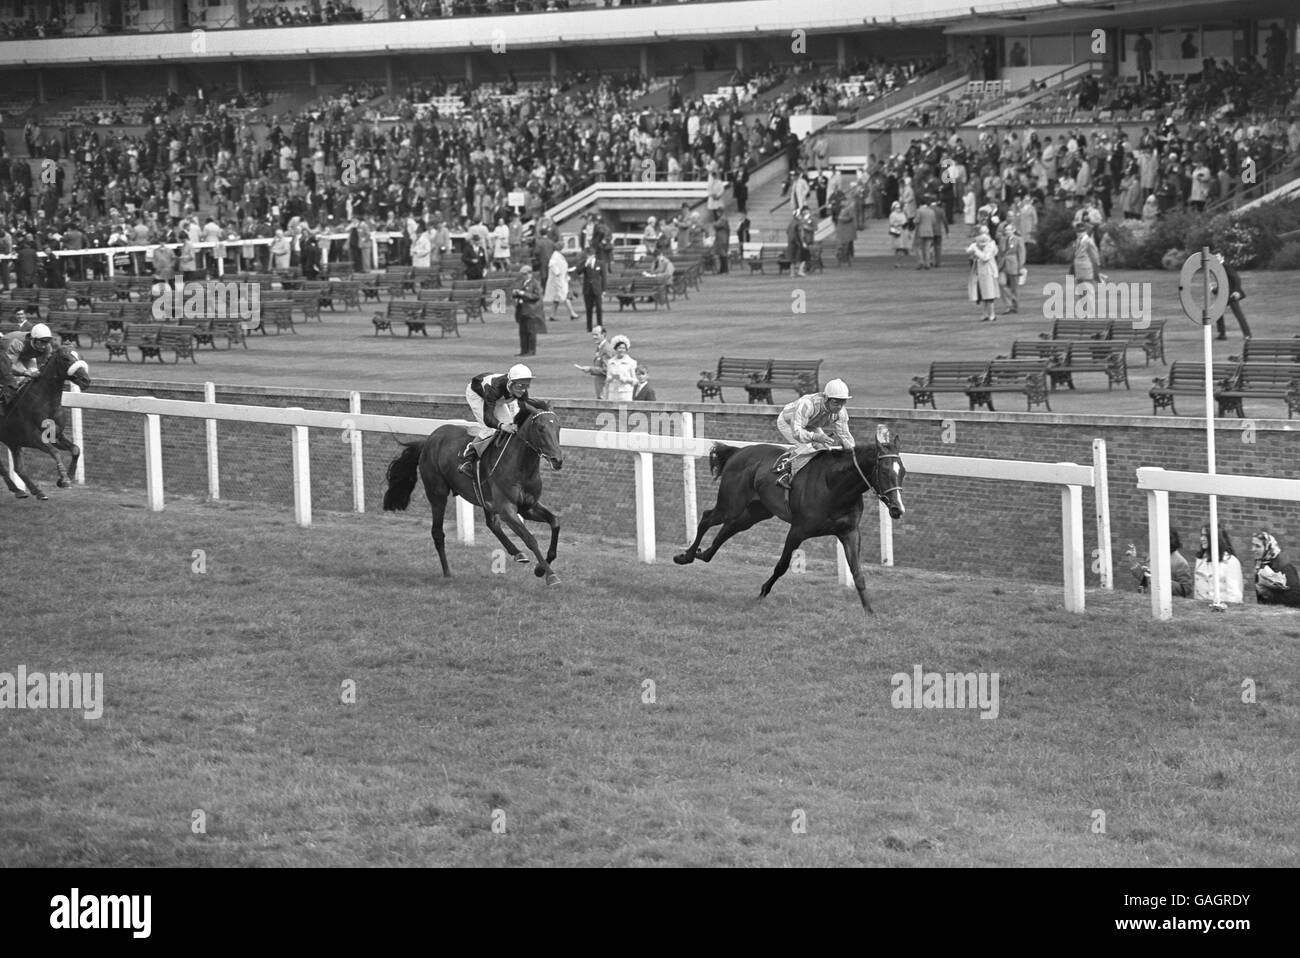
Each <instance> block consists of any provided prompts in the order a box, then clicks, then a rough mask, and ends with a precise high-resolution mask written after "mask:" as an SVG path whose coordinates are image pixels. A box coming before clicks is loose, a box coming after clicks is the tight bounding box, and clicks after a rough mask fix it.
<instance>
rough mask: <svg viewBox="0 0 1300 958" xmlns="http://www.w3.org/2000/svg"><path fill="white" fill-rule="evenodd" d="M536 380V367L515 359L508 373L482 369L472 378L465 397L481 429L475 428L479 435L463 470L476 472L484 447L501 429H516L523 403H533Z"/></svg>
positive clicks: (467, 452) (471, 444) (468, 450)
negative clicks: (530, 392)
mask: <svg viewBox="0 0 1300 958" xmlns="http://www.w3.org/2000/svg"><path fill="white" fill-rule="evenodd" d="M532 382H533V371H532V370H531V369H529V368H528V367H527V366H525V365H524V364H523V363H515V364H514V365H513V366H511V367H510V370H509V371H508V372H505V373H480V374H479V375H477V376H475V377H474V378H473V379H472V380H470V384H469V386H467V387H466V389H465V399H466V401H467V402H468V403H469V408H470V411H472V412H473V413H474V420H475V422H477V423H478V429H476V430H471V431H472V432H473V433H474V434H475V435H474V438H473V439H471V440H470V442H469V445H467V446H466V447H465V452H464V453H462V455H463V456H464V458H465V462H463V463H461V466H460V471H461V472H463V473H464V474H465V475H467V476H473V475H474V469H475V464H476V463H477V462H478V458H479V456H481V455H482V454H483V450H485V449H487V447H488V446H489V445H490V444H491V442H492V439H493V437H494V436H496V433H497V430H498V429H499V430H501V431H502V432H515V431H516V429H517V428H518V427H517V426H516V425H515V416H517V415H518V414H519V406H520V404H521V403H522V404H523V405H524V406H530V407H531V405H532V404H531V403H530V401H529V398H528V387H529V386H530V385H532Z"/></svg>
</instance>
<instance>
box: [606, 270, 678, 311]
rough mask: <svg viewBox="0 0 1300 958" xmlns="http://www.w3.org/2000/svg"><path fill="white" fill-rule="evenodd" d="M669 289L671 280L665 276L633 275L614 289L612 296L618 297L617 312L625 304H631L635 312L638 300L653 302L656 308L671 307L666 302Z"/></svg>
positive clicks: (621, 309)
mask: <svg viewBox="0 0 1300 958" xmlns="http://www.w3.org/2000/svg"><path fill="white" fill-rule="evenodd" d="M671 289H672V280H671V279H670V278H669V277H667V276H633V277H632V279H631V281H630V282H628V283H626V284H625V285H623V286H622V287H620V288H619V289H618V290H616V291H615V293H614V296H615V297H616V298H617V299H618V309H619V312H622V311H623V307H625V306H631V307H632V311H633V312H635V311H636V304H637V303H638V302H643V303H654V304H655V309H656V310H657V309H658V308H659V307H660V306H662V307H663V308H664V309H672V307H671V306H670V305H669V304H668V293H669V291H670V290H671Z"/></svg>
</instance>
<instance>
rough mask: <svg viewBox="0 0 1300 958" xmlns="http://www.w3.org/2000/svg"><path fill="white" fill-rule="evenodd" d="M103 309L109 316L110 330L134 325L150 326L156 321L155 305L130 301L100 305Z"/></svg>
mask: <svg viewBox="0 0 1300 958" xmlns="http://www.w3.org/2000/svg"><path fill="white" fill-rule="evenodd" d="M100 307H101V309H103V311H105V312H107V313H108V315H109V328H110V329H112V328H114V327H116V328H118V329H121V328H124V327H126V326H130V325H133V324H139V323H143V324H146V325H148V324H149V323H150V322H153V321H154V316H153V303H135V302H131V301H130V300H125V299H123V300H118V301H116V302H112V303H100Z"/></svg>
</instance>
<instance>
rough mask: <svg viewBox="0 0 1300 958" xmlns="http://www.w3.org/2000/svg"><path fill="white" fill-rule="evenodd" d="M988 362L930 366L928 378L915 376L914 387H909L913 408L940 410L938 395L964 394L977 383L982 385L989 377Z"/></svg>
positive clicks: (961, 361)
mask: <svg viewBox="0 0 1300 958" xmlns="http://www.w3.org/2000/svg"><path fill="white" fill-rule="evenodd" d="M988 371H989V364H988V360H981V361H978V362H975V361H970V360H958V361H955V362H949V361H944V362H936V363H931V364H930V373H929V375H928V376H924V377H922V376H913V377H912V385H910V386H908V387H907V391H908V393H910V394H911V396H912V408H913V409H917V408H920V407H921V406H923V405H926V406H929V407H930V408H931V409H938V408H939V407H938V406H936V405H935V404H934V397H935V395H936V394H937V393H962V394H965V392H966V390H967V389H968V388H969V387H970V386H972V385H974V384H975V383H982V382H983V381H984V379H985V377H986V376H987V375H988Z"/></svg>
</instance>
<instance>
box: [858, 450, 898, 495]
mask: <svg viewBox="0 0 1300 958" xmlns="http://www.w3.org/2000/svg"><path fill="white" fill-rule="evenodd" d="M849 458H850V459H852V460H853V468H854V469H856V470H857V471H858V475H859V476H861V477H862V481H863V482H865V483H866V484H867V488H868V489H875V488H876V487H875V486H873V485H872V484H871V480H870V479H868V478H867V474H866V473H864V472H863V471H862V467H861V466H859V465H858V456H857V453H855V452H854V451H853V450H851V449H850V450H849ZM902 458H903V457H902V456H900V455H899V454H898V453H896V452H888V453H884V454H883V455H879V456H877V457H876V462H877V463H879V462H880V461H881V460H882V459H897V460H899V461H900V462H901V461H902ZM902 488H903V487H902V486H890V487H889V488H888V489H886V490H885V491H884V492H880V491H879V490H877V491H876V498H878V499H879V500H880V501H881V502H883V503H884V504H885V505H887V506H888V505H889V499H887V498H886V497H887V496H888V495H889V494H890V493H891V492H899V491H901V490H902Z"/></svg>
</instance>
